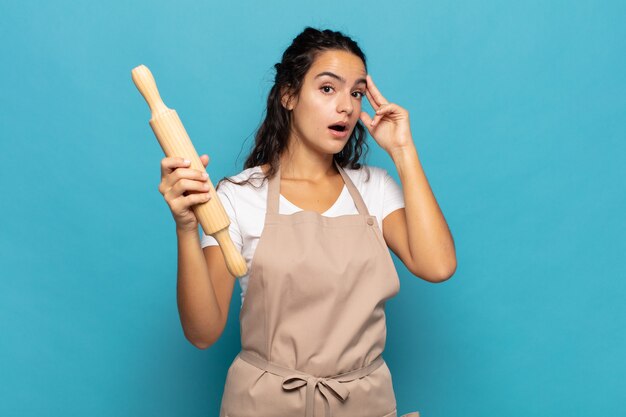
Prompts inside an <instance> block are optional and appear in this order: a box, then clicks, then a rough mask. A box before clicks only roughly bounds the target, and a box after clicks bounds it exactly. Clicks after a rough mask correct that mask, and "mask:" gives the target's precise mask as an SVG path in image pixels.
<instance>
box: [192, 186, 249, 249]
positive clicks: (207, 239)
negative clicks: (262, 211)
mask: <svg viewBox="0 0 626 417" xmlns="http://www.w3.org/2000/svg"><path fill="white" fill-rule="evenodd" d="M233 191H234V190H233V187H232V185H231V184H230V183H229V182H228V181H223V182H222V184H221V185H220V186H219V188H218V189H217V190H216V193H217V196H218V197H219V199H220V201H221V202H222V205H223V206H224V210H225V211H226V214H227V215H228V218H229V219H230V226H229V227H228V232H229V233H230V238H231V239H232V241H233V244H234V245H235V247H236V248H237V250H238V251H239V253H241V250H242V248H243V238H242V237H241V231H240V230H239V224H238V222H237V215H236V212H235V204H234V192H233ZM200 233H201V237H200V246H201V247H202V248H204V247H206V246H216V245H217V244H218V243H217V240H215V238H214V237H213V236H211V235H207V234H206V233H204V230H203V229H202V227H200Z"/></svg>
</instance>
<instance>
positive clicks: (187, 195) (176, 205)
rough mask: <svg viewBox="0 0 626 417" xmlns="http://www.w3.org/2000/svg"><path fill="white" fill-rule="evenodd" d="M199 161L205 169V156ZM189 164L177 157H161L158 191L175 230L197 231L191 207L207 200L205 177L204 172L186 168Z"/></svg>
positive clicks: (196, 222)
mask: <svg viewBox="0 0 626 417" xmlns="http://www.w3.org/2000/svg"><path fill="white" fill-rule="evenodd" d="M200 160H201V161H202V164H203V165H204V167H205V168H206V166H207V165H208V164H209V156H208V155H206V154H205V155H202V156H200ZM189 165H190V163H185V161H184V159H183V158H179V157H165V158H163V159H162V160H161V183H160V184H159V192H160V193H161V194H162V195H163V197H164V198H165V201H166V202H167V205H168V206H169V207H170V210H171V211H172V216H173V217H174V221H176V228H177V229H178V230H181V231H197V230H198V219H197V218H196V215H195V214H194V212H193V210H192V209H191V207H192V206H194V205H196V204H200V203H206V202H207V201H209V200H210V199H211V196H210V194H209V189H210V187H209V183H208V175H206V173H205V172H204V171H199V170H197V169H192V168H187V167H188V166H189Z"/></svg>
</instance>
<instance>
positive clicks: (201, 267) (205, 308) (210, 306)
mask: <svg viewBox="0 0 626 417" xmlns="http://www.w3.org/2000/svg"><path fill="white" fill-rule="evenodd" d="M176 236H177V238H178V282H177V302H178V314H179V316H180V321H181V324H182V326H183V331H184V333H185V337H186V338H187V339H188V340H189V341H190V342H191V343H193V344H194V345H195V346H198V347H206V346H210V345H211V344H213V343H214V342H215V340H217V338H218V337H219V332H220V331H221V330H220V329H221V325H220V324H221V320H222V317H221V311H220V308H219V305H218V302H217V297H216V295H215V290H214V288H213V285H212V283H211V279H210V277H209V271H208V268H207V264H206V260H205V257H204V253H203V252H202V248H201V247H200V238H199V236H198V232H197V231H180V230H178V229H176Z"/></svg>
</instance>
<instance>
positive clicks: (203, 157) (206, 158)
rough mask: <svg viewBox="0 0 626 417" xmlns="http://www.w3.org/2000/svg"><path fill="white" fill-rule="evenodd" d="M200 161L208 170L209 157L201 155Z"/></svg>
mask: <svg viewBox="0 0 626 417" xmlns="http://www.w3.org/2000/svg"><path fill="white" fill-rule="evenodd" d="M200 161H202V164H203V165H204V167H205V168H206V166H207V165H209V155H207V154H204V155H201V156H200Z"/></svg>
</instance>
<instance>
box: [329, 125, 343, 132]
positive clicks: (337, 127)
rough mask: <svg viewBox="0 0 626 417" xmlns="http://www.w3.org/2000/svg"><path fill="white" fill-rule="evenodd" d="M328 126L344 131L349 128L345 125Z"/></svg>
mask: <svg viewBox="0 0 626 417" xmlns="http://www.w3.org/2000/svg"><path fill="white" fill-rule="evenodd" d="M328 127H329V128H330V129H332V130H336V131H337V132H344V131H345V130H346V129H347V126H344V125H332V126H328Z"/></svg>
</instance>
